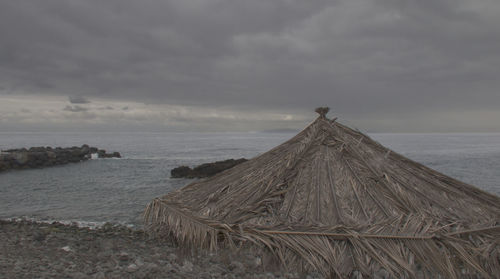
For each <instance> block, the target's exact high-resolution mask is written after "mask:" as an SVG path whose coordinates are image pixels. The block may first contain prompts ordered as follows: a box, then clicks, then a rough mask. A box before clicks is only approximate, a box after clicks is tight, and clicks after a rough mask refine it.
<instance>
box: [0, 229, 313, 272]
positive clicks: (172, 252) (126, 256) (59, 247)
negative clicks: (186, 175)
mask: <svg viewBox="0 0 500 279" xmlns="http://www.w3.org/2000/svg"><path fill="white" fill-rule="evenodd" d="M266 261H267V260H266V259H262V257H260V256H258V255H255V254H254V253H251V252H250V251H244V250H242V251H232V252H231V251H229V250H221V251H219V252H217V253H210V252H207V251H186V249H183V248H182V247H178V246H176V245H175V244H173V243H172V242H171V241H169V240H158V239H153V238H151V237H149V236H148V235H147V234H145V233H144V231H142V230H132V229H130V228H127V227H124V226H117V225H111V224H105V225H104V226H102V227H99V228H97V229H90V228H82V227H78V226H76V225H64V224H61V223H57V222H54V223H39V222H32V221H23V220H21V221H19V220H18V221H10V220H9V221H6V220H2V221H0V278H308V279H312V278H322V277H321V276H319V274H315V273H311V274H299V273H296V272H288V273H287V272H283V271H280V269H279V268H277V267H276V266H275V265H273V264H266Z"/></svg>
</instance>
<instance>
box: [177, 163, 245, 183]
mask: <svg viewBox="0 0 500 279" xmlns="http://www.w3.org/2000/svg"><path fill="white" fill-rule="evenodd" d="M246 161H248V160H247V159H245V158H241V159H237V160H234V159H229V160H225V161H217V162H213V163H206V164H201V165H199V166H196V167H194V168H193V169H192V168H190V167H188V166H180V167H177V168H175V169H173V170H172V171H170V175H171V176H172V178H203V177H209V176H212V175H215V174H217V173H219V172H221V171H224V170H227V169H230V168H232V167H234V166H236V165H238V164H241V163H243V162H246Z"/></svg>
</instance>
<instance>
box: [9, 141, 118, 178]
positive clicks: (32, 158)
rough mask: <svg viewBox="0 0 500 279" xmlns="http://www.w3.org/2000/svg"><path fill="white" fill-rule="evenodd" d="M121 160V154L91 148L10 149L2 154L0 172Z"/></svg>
mask: <svg viewBox="0 0 500 279" xmlns="http://www.w3.org/2000/svg"><path fill="white" fill-rule="evenodd" d="M93 154H95V155H96V157H97V158H121V155H120V153H119V152H113V153H106V150H103V149H98V148H97V147H90V146H88V145H86V144H84V145H82V146H81V147H77V146H73V147H67V148H61V147H56V148H52V147H43V146H42V147H31V148H29V149H26V148H20V149H9V150H2V151H1V152H0V172H2V171H6V170H12V169H31V168H44V167H51V166H57V165H64V164H68V163H77V162H81V161H86V160H88V159H90V158H92V155H93Z"/></svg>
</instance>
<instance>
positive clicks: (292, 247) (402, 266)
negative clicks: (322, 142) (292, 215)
mask: <svg viewBox="0 0 500 279" xmlns="http://www.w3.org/2000/svg"><path fill="white" fill-rule="evenodd" d="M144 220H145V222H146V230H147V231H149V232H150V233H152V234H153V235H154V236H155V237H168V236H171V237H173V238H174V239H175V240H176V241H177V242H178V243H179V244H180V245H182V246H184V247H193V248H202V249H209V250H211V251H216V250H218V249H220V248H222V247H229V248H230V249H234V248H236V247H241V246H242V245H247V244H250V245H254V246H255V247H257V248H259V249H261V250H263V251H267V252H269V253H270V254H272V255H273V256H274V257H276V259H277V260H278V262H279V263H280V264H281V265H282V267H283V268H284V269H285V270H297V271H318V272H320V273H322V274H323V275H324V276H326V277H339V278H342V277H345V276H348V275H349V276H350V275H351V273H348V274H346V273H345V272H343V270H342V266H332V265H331V263H332V262H337V260H338V258H339V256H341V255H343V254H345V253H349V252H348V250H350V251H351V254H352V255H351V258H352V261H353V264H355V265H356V266H357V270H358V271H359V272H360V273H361V274H363V275H365V276H371V275H373V273H374V272H375V271H376V270H380V269H384V270H386V271H387V272H388V273H389V274H390V275H391V276H392V277H397V278H399V277H402V278H414V277H415V272H417V271H418V270H416V269H415V262H418V263H419V264H420V265H421V269H422V270H421V272H423V273H424V274H428V275H432V276H435V275H436V274H440V275H442V276H444V277H445V278H462V277H463V275H464V274H471V275H472V274H474V276H480V277H481V278H491V274H494V272H496V271H498V270H500V269H499V267H500V266H499V265H500V264H499V262H498V261H499V255H500V248H499V246H498V245H496V246H495V245H493V246H492V245H476V244H474V242H473V240H472V236H473V235H474V236H476V238H478V237H479V238H480V237H488V238H493V239H495V238H497V237H498V236H500V235H499V233H500V227H499V226H492V227H486V228H481V229H475V230H465V231H457V232H453V233H447V234H430V235H376V234H359V233H357V232H355V231H350V230H347V229H345V228H344V229H342V228H340V230H337V231H324V230H318V231H300V230H292V229H290V230H283V229H279V230H273V229H270V228H244V227H242V226H237V225H230V224H224V223H221V222H218V221H214V220H209V219H207V218H201V217H196V216H193V215H192V214H191V213H188V212H186V211H184V210H182V209H180V208H179V207H178V206H176V205H175V204H169V203H167V202H166V201H164V200H161V199H155V200H153V201H152V202H151V203H150V204H149V205H148V206H147V208H146V211H145V213H144ZM476 242H477V241H476ZM480 242H482V243H486V242H484V241H480ZM247 246H248V245H247ZM464 246H465V248H464ZM391 248H397V249H400V250H406V252H405V253H402V252H401V251H400V252H395V250H397V249H395V250H391ZM376 251H382V252H383V253H377V252H376ZM391 251H394V253H393V252H391ZM354 254H356V255H354ZM360 255H368V256H369V257H370V258H371V259H372V260H371V261H369V262H367V263H363V262H362V261H360V259H359V258H360V257H358V256H360ZM403 255H405V256H403ZM410 255H411V256H410ZM343 256H345V255H343ZM468 276H469V275H468Z"/></svg>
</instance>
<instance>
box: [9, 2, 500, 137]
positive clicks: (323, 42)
mask: <svg viewBox="0 0 500 279" xmlns="http://www.w3.org/2000/svg"><path fill="white" fill-rule="evenodd" d="M499 26H500V1H498V0H474V1H471V0H434V1H421V0H411V1H406V0H346V1H340V0H339V1H332V0H329V1H326V0H325V1H322V0H321V1H314V0H311V1H303V0H300V1H293V0H251V1H250V0H178V1H168V0H158V1H154V0H141V1H137V0H104V1H103V0H78V1H73V0H43V1H40V0H22V1H18V0H5V1H1V2H0V131H18V130H116V129H119V130H131V131H134V130H154V131H183V130H189V131H207V130H217V131H225V130H231V131H232V130H238V131H253V130H267V129H278V128H292V129H301V128H302V127H303V126H304V125H306V124H307V123H308V122H309V121H311V120H312V119H313V118H314V117H315V113H314V112H313V110H314V108H315V107H317V106H330V108H331V112H330V114H329V116H331V117H334V116H337V117H339V120H340V121H341V122H344V123H347V124H348V125H352V126H355V127H357V128H359V129H361V130H365V131H371V132H500V27H499Z"/></svg>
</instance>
